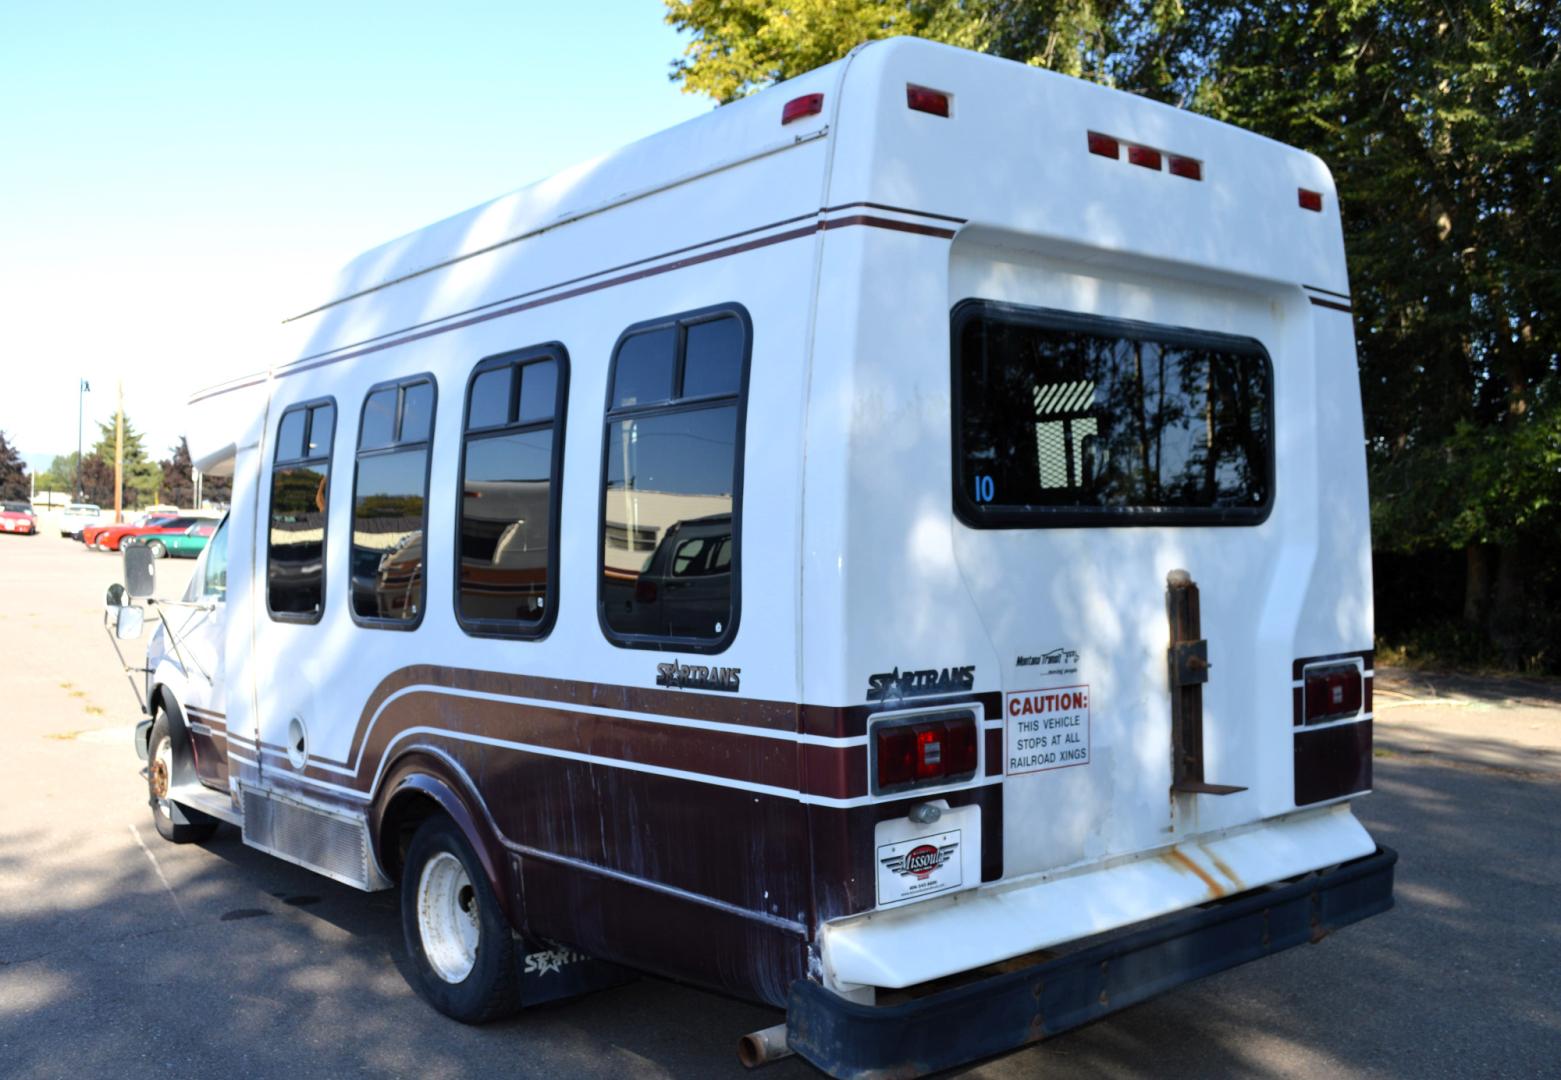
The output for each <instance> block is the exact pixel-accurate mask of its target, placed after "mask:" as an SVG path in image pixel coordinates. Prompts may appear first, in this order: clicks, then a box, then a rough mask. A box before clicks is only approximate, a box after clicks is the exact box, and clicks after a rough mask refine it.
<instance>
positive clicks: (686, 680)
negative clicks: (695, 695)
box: [656, 660, 742, 693]
mask: <svg viewBox="0 0 1561 1080" xmlns="http://www.w3.org/2000/svg"><path fill="white" fill-rule="evenodd" d="M741 677H742V668H734V667H707V666H706V665H704V664H684V663H680V662H679V661H677V660H674V661H672V662H671V663H670V664H657V665H656V685H657V686H671V687H674V688H675V689H678V690H725V691H727V692H729V693H735V692H736V691H737V689H738V688H739V687H740V686H741V685H742V683H741Z"/></svg>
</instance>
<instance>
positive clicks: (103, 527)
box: [74, 514, 175, 548]
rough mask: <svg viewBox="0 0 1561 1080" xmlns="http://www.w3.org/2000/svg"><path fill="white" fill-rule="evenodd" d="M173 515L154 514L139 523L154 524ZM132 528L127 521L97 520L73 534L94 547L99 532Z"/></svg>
mask: <svg viewBox="0 0 1561 1080" xmlns="http://www.w3.org/2000/svg"><path fill="white" fill-rule="evenodd" d="M174 516H175V515H173V514H155V515H153V516H152V517H149V518H147V519H146V520H145V521H143V522H141V524H142V525H155V524H157V523H159V522H163V521H171V520H173V518H174ZM132 528H136V526H134V525H131V524H129V523H128V522H120V523H119V524H117V525H116V524H115V523H114V522H112V521H107V522H103V521H97V522H93V523H91V524H89V525H83V526H82V527H81V531H80V532H79V533H77V534H74V535H75V538H76V539H77V540H80V541H81V542H82V543H83V544H86V545H87V546H88V547H89V548H90V547H96V546H97V541H98V536H99V535H100V534H102V533H104V532H106V531H108V530H109V529H132ZM116 546H117V545H116Z"/></svg>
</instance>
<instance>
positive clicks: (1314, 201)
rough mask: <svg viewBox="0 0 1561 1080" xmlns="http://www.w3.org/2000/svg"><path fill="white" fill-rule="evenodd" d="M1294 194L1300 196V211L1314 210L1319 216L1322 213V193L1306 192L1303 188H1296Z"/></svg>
mask: <svg viewBox="0 0 1561 1080" xmlns="http://www.w3.org/2000/svg"><path fill="white" fill-rule="evenodd" d="M1296 192H1297V194H1298V195H1299V196H1300V201H1301V209H1302V210H1315V211H1316V212H1317V213H1319V214H1320V213H1322V212H1323V196H1322V192H1320V191H1307V190H1306V189H1305V188H1297V189H1296Z"/></svg>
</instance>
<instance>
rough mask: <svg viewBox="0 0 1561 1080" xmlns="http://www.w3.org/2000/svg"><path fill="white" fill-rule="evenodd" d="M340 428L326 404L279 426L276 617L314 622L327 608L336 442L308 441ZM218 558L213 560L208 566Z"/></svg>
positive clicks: (273, 532)
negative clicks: (332, 450) (327, 539)
mask: <svg viewBox="0 0 1561 1080" xmlns="http://www.w3.org/2000/svg"><path fill="white" fill-rule="evenodd" d="M335 423H336V408H335V406H334V405H331V404H330V403H328V402H324V403H317V404H315V405H314V406H313V407H310V406H306V405H301V406H295V407H293V408H291V409H289V410H287V411H286V412H285V413H283V414H282V419H281V421H280V423H279V424H278V434H277V445H276V456H275V459H274V463H273V468H272V473H271V513H270V520H269V527H268V529H267V537H266V605H267V608H268V609H269V610H270V612H271V614H272V616H273V617H280V618H284V619H285V618H292V619H295V620H300V621H305V622H314V621H317V620H318V619H319V617H320V612H321V610H322V609H323V607H324V604H325V533H326V524H327V508H328V507H329V505H330V472H331V466H330V439H329V438H326V439H324V440H318V441H317V440H315V439H313V438H308V437H307V431H306V429H313V430H315V431H330V430H332V429H333V428H334V427H335ZM306 438H307V444H306ZM223 533H224V534H225V533H226V530H225V529H224V530H223ZM221 539H222V542H223V559H222V562H223V577H222V588H223V589H224V590H226V587H227V577H226V543H227V540H226V536H225V535H224V536H222V537H221ZM215 543H216V538H214V539H213V544H215ZM208 546H209V545H208ZM214 555H216V553H215V552H213V553H212V554H211V555H208V556H207V565H208V566H210V564H211V561H212V557H213V556H214Z"/></svg>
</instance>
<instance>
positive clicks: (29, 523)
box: [0, 502, 38, 536]
mask: <svg viewBox="0 0 1561 1080" xmlns="http://www.w3.org/2000/svg"><path fill="white" fill-rule="evenodd" d="M0 532H9V533H23V534H25V535H28V536H37V535H38V519H37V518H35V517H34V516H33V508H32V507H31V506H30V505H28V504H27V503H24V502H8V503H0Z"/></svg>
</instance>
